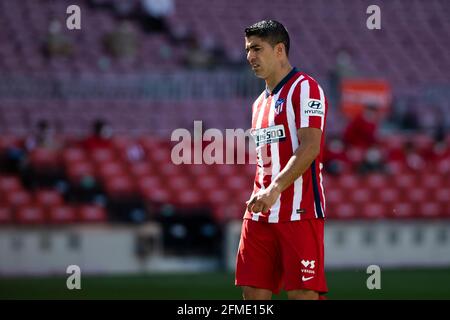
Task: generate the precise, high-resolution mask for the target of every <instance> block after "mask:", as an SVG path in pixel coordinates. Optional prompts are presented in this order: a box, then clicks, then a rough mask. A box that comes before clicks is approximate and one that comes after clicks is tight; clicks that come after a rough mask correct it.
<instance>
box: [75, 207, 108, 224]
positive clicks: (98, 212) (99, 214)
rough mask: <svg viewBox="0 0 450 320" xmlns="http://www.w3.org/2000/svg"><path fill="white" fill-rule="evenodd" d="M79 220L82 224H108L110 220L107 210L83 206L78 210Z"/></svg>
mask: <svg viewBox="0 0 450 320" xmlns="http://www.w3.org/2000/svg"><path fill="white" fill-rule="evenodd" d="M78 220H79V221H80V222H89V223H91V222H106V221H107V220H108V217H107V214H106V210H105V208H103V207H100V206H96V205H82V206H80V207H79V208H78Z"/></svg>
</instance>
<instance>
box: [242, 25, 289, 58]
mask: <svg viewBox="0 0 450 320" xmlns="http://www.w3.org/2000/svg"><path fill="white" fill-rule="evenodd" d="M245 36H246V37H250V36H257V37H259V38H262V39H264V40H265V41H267V42H269V43H270V45H271V46H272V47H275V45H277V44H278V43H283V44H284V47H285V48H286V55H287V56H288V55H289V33H288V32H287V30H286V28H285V27H284V26H283V25H282V24H281V23H279V22H278V21H275V20H262V21H259V22H257V23H255V24H253V25H251V26H250V27H248V28H245Z"/></svg>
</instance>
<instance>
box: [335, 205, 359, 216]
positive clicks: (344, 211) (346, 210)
mask: <svg viewBox="0 0 450 320" xmlns="http://www.w3.org/2000/svg"><path fill="white" fill-rule="evenodd" d="M334 215H335V216H336V217H337V218H338V219H354V218H356V217H358V215H359V214H358V210H357V208H356V207H355V206H354V205H353V204H352V203H341V204H338V205H336V207H335V213H334Z"/></svg>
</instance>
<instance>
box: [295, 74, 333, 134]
mask: <svg viewBox="0 0 450 320" xmlns="http://www.w3.org/2000/svg"><path fill="white" fill-rule="evenodd" d="M298 101H299V106H296V107H299V108H300V110H299V112H298V114H299V115H300V128H317V129H320V130H322V131H323V128H324V125H325V115H326V108H327V102H326V98H325V94H324V92H323V90H322V88H321V87H320V86H319V84H318V83H317V82H316V81H315V80H314V79H311V78H309V79H306V80H304V81H302V82H300V99H299V100H298Z"/></svg>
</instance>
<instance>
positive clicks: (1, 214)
mask: <svg viewBox="0 0 450 320" xmlns="http://www.w3.org/2000/svg"><path fill="white" fill-rule="evenodd" d="M12 222H13V214H12V210H11V208H9V207H3V206H2V207H0V225H3V224H9V223H12Z"/></svg>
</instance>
